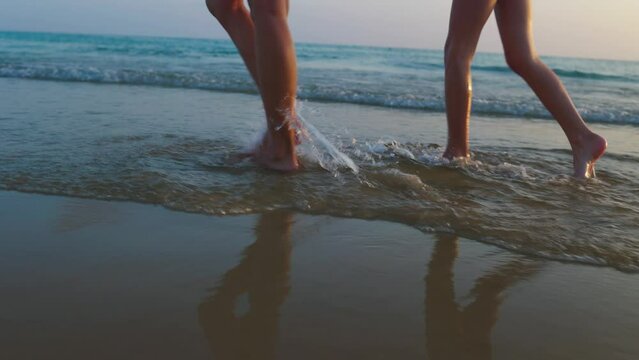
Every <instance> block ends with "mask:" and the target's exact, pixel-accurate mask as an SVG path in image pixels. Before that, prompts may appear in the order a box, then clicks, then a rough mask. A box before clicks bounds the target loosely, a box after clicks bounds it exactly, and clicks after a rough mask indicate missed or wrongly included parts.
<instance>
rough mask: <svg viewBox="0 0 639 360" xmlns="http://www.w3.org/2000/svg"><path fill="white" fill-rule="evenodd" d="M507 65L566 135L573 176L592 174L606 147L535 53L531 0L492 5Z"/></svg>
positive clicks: (589, 175) (553, 74)
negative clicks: (571, 155)
mask: <svg viewBox="0 0 639 360" xmlns="http://www.w3.org/2000/svg"><path fill="white" fill-rule="evenodd" d="M495 14H496V16H497V23H498V25H499V32H500V34H501V38H502V42H503V44H504V52H505V54H506V61H507V62H508V65H509V66H510V67H511V68H512V69H513V70H514V71H515V72H516V73H517V74H519V75H520V76H521V77H522V78H523V79H524V80H525V81H526V82H527V83H528V85H529V86H530V87H531V88H532V89H533V91H534V92H535V94H537V96H538V97H539V99H540V100H541V102H542V103H543V104H544V106H546V108H547V109H548V111H550V113H551V114H552V115H553V116H554V118H555V119H556V120H557V122H558V123H559V125H560V126H561V128H562V129H563V130H564V133H565V134H566V136H567V137H568V141H569V142H570V146H571V147H572V152H573V165H574V175H575V176H576V177H580V178H584V177H585V178H587V177H591V176H594V175H595V174H594V171H595V162H596V161H597V159H599V157H601V156H602V155H603V153H604V152H605V150H606V146H607V144H606V140H605V139H604V138H603V137H601V136H599V135H597V134H595V133H593V132H592V131H590V129H588V127H587V126H586V124H585V123H584V121H583V119H582V118H581V116H580V115H579V113H578V112H577V109H576V108H575V106H574V104H573V102H572V100H571V99H570V96H569V95H568V92H567V91H566V89H565V88H564V86H563V84H562V83H561V81H560V80H559V78H558V77H557V76H556V75H555V73H554V72H553V71H552V70H550V69H549V68H548V67H547V66H546V65H545V64H544V63H543V62H541V60H540V59H539V57H538V56H537V54H536V51H535V48H534V43H533V35H532V19H531V9H530V0H508V1H499V2H498V3H497V6H496V8H495Z"/></svg>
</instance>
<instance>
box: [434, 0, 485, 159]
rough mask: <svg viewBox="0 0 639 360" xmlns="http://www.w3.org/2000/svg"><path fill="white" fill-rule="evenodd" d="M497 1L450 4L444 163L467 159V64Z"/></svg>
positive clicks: (456, 0)
mask: <svg viewBox="0 0 639 360" xmlns="http://www.w3.org/2000/svg"><path fill="white" fill-rule="evenodd" d="M496 2H497V0H453V5H452V9H451V14H450V25H449V29H448V38H447V39H446V50H445V63H446V115H447V117H448V146H447V147H446V151H445V152H444V157H446V158H448V159H452V158H457V157H467V156H468V155H469V144H468V126H469V119H470V108H471V101H472V80H471V73H470V64H471V62H472V60H473V56H474V55H475V50H476V48H477V42H478V41H479V35H480V34H481V30H482V29H483V27H484V24H486V21H487V20H488V17H489V16H490V13H491V12H492V11H493V8H494V7H495V3H496Z"/></svg>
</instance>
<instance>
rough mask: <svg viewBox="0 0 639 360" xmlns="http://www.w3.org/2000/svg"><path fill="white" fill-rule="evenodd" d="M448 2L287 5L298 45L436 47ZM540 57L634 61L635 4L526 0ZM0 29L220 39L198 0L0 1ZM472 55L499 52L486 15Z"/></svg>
mask: <svg viewBox="0 0 639 360" xmlns="http://www.w3.org/2000/svg"><path fill="white" fill-rule="evenodd" d="M451 1H452V0H290V2H291V13H290V24H291V29H292V32H293V35H294V37H295V39H296V41H298V42H313V43H332V44H360V45H376V46H388V47H410V48H428V49H441V48H442V47H443V44H444V41H445V39H446V32H447V29H448V17H449V11H450V5H451ZM532 1H533V11H534V22H533V24H534V33H535V40H536V44H537V49H538V51H539V53H540V54H542V55H560V56H571V57H585V58H605V59H622V60H639V21H638V20H637V16H638V15H639V0H607V1H602V0H532ZM0 30H18V31H52V32H70V33H90V34H124V35H151V36H176V37H197V38H225V37H226V34H225V33H224V31H223V30H222V28H221V27H220V26H219V25H218V24H217V23H216V22H215V19H213V18H212V17H211V15H210V14H209V13H208V11H207V10H206V7H205V5H204V0H109V1H104V0H0ZM479 51H487V52H501V51H502V50H501V43H500V41H499V36H498V33H497V27H496V24H495V20H494V17H491V19H490V20H489V22H488V24H487V25H486V28H485V29H484V32H483V34H482V39H481V41H480V45H479Z"/></svg>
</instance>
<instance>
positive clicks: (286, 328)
mask: <svg viewBox="0 0 639 360" xmlns="http://www.w3.org/2000/svg"><path fill="white" fill-rule="evenodd" d="M0 239H1V240H0V299H1V300H0V349H1V350H0V354H1V356H0V357H1V358H2V359H67V360H70V359H211V358H215V359H248V358H250V359H275V358H278V359H364V358H365V359H377V358H385V359H424V358H428V359H576V358H579V359H636V358H637V357H638V356H639V344H638V343H637V341H636V338H637V334H639V276H638V275H636V274H635V275H633V274H625V273H622V272H619V271H616V270H613V269H609V268H602V267H592V266H585V265H575V264H563V263H558V262H553V261H548V260H542V259H533V258H527V257H525V256H522V255H518V254H513V253H509V252H507V251H504V250H502V249H499V248H495V247H492V246H487V245H484V244H480V243H477V242H474V241H470V240H465V239H461V238H456V237H454V236H452V235H445V234H441V235H432V234H424V233H422V232H419V231H417V230H415V229H413V228H411V227H408V226H404V225H399V224H394V223H389V222H382V221H364V220H353V219H344V218H333V217H328V216H309V215H301V214H297V213H291V212H287V211H276V212H271V213H264V214H257V215H243V216H229V217H211V216H204V215H194V214H186V213H179V212H173V211H169V210H166V209H163V208H161V207H156V206H149V205H139V204H132V203H124V202H105V201H96V200H83V199H76V198H65V197H54V196H44V195H32V194H21V193H13V192H0Z"/></svg>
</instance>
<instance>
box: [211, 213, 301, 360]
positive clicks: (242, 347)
mask: <svg viewBox="0 0 639 360" xmlns="http://www.w3.org/2000/svg"><path fill="white" fill-rule="evenodd" d="M292 219H293V215H292V214H291V213H288V212H272V213H267V214H264V215H262V217H261V218H260V220H259V222H258V224H257V226H256V228H255V235H256V240H255V242H254V243H253V244H252V245H250V246H249V247H247V248H246V250H245V251H244V255H243V259H242V261H241V262H240V264H239V265H237V266H236V267H235V268H233V269H231V270H229V271H228V272H227V273H226V274H225V275H224V277H223V278H222V280H221V283H220V285H219V286H218V287H217V288H216V289H215V291H214V294H213V295H212V296H211V297H210V298H208V299H207V300H206V301H204V302H203V303H202V304H201V305H200V307H199V321H200V325H201V326H202V328H203V329H204V332H205V334H206V337H207V338H208V341H209V345H210V346H211V350H212V352H213V354H214V356H215V358H216V359H275V358H276V344H277V325H278V316H279V307H280V306H281V305H282V303H284V301H285V299H286V296H287V294H288V291H289V269H290V254H291V244H290V229H291V224H292ZM242 295H246V296H247V297H248V303H249V309H248V311H246V312H245V313H244V314H237V313H236V305H237V302H238V299H239V298H240V296H242Z"/></svg>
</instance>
